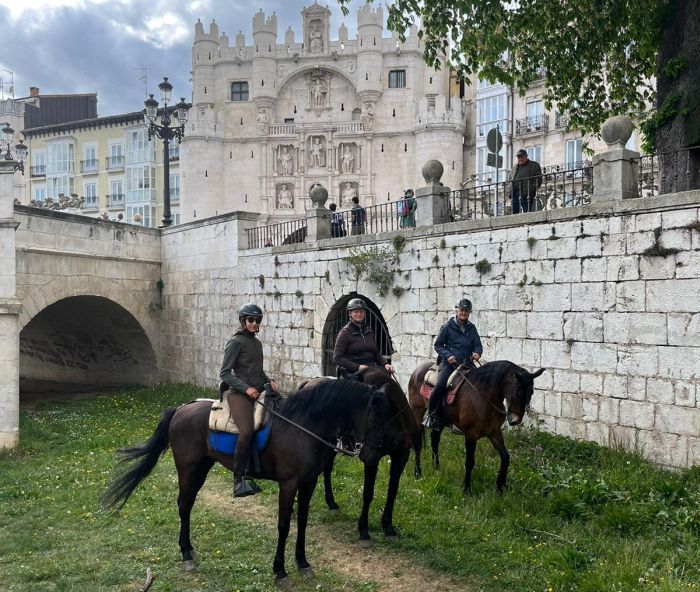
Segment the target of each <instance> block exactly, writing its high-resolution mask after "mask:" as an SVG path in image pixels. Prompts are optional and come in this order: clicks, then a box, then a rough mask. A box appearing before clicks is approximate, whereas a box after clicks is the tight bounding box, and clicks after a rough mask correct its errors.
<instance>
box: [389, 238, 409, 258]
mask: <svg viewBox="0 0 700 592" xmlns="http://www.w3.org/2000/svg"><path fill="white" fill-rule="evenodd" d="M391 242H392V244H393V245H394V250H395V251H396V253H397V254H399V255H400V254H401V253H403V250H404V248H406V237H405V236H404V235H403V234H396V235H394V238H393V239H392V241H391Z"/></svg>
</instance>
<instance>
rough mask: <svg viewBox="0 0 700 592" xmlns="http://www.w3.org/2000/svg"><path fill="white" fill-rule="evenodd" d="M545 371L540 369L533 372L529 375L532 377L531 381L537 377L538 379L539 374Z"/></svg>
mask: <svg viewBox="0 0 700 592" xmlns="http://www.w3.org/2000/svg"><path fill="white" fill-rule="evenodd" d="M545 370H546V368H540V369H539V370H536V371H535V372H533V373H532V374H530V376H531V377H532V380H535V378H537V377H538V376H539V375H540V374H542V373H543V372H544V371H545Z"/></svg>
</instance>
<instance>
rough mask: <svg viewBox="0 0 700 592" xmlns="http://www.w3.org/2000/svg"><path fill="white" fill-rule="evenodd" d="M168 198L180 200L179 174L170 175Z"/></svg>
mask: <svg viewBox="0 0 700 592" xmlns="http://www.w3.org/2000/svg"><path fill="white" fill-rule="evenodd" d="M170 200H171V201H180V175H177V174H175V175H173V174H171V175H170Z"/></svg>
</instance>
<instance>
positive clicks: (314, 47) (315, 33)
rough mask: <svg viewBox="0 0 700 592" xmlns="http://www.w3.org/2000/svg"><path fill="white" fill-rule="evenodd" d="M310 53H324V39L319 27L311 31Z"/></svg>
mask: <svg viewBox="0 0 700 592" xmlns="http://www.w3.org/2000/svg"><path fill="white" fill-rule="evenodd" d="M309 51H310V52H311V53H321V52H322V51H323V39H322V38H321V31H319V30H318V28H317V27H313V28H312V29H311V31H309Z"/></svg>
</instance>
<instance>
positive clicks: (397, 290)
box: [391, 286, 406, 298]
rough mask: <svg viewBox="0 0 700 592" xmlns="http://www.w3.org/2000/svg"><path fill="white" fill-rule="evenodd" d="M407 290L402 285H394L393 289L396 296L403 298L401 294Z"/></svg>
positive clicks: (392, 291)
mask: <svg viewBox="0 0 700 592" xmlns="http://www.w3.org/2000/svg"><path fill="white" fill-rule="evenodd" d="M405 291H406V288H402V287H401V286H394V287H393V288H392V289H391V293H392V294H393V295H394V298H401V295H402V294H403V293H404V292H405Z"/></svg>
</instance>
